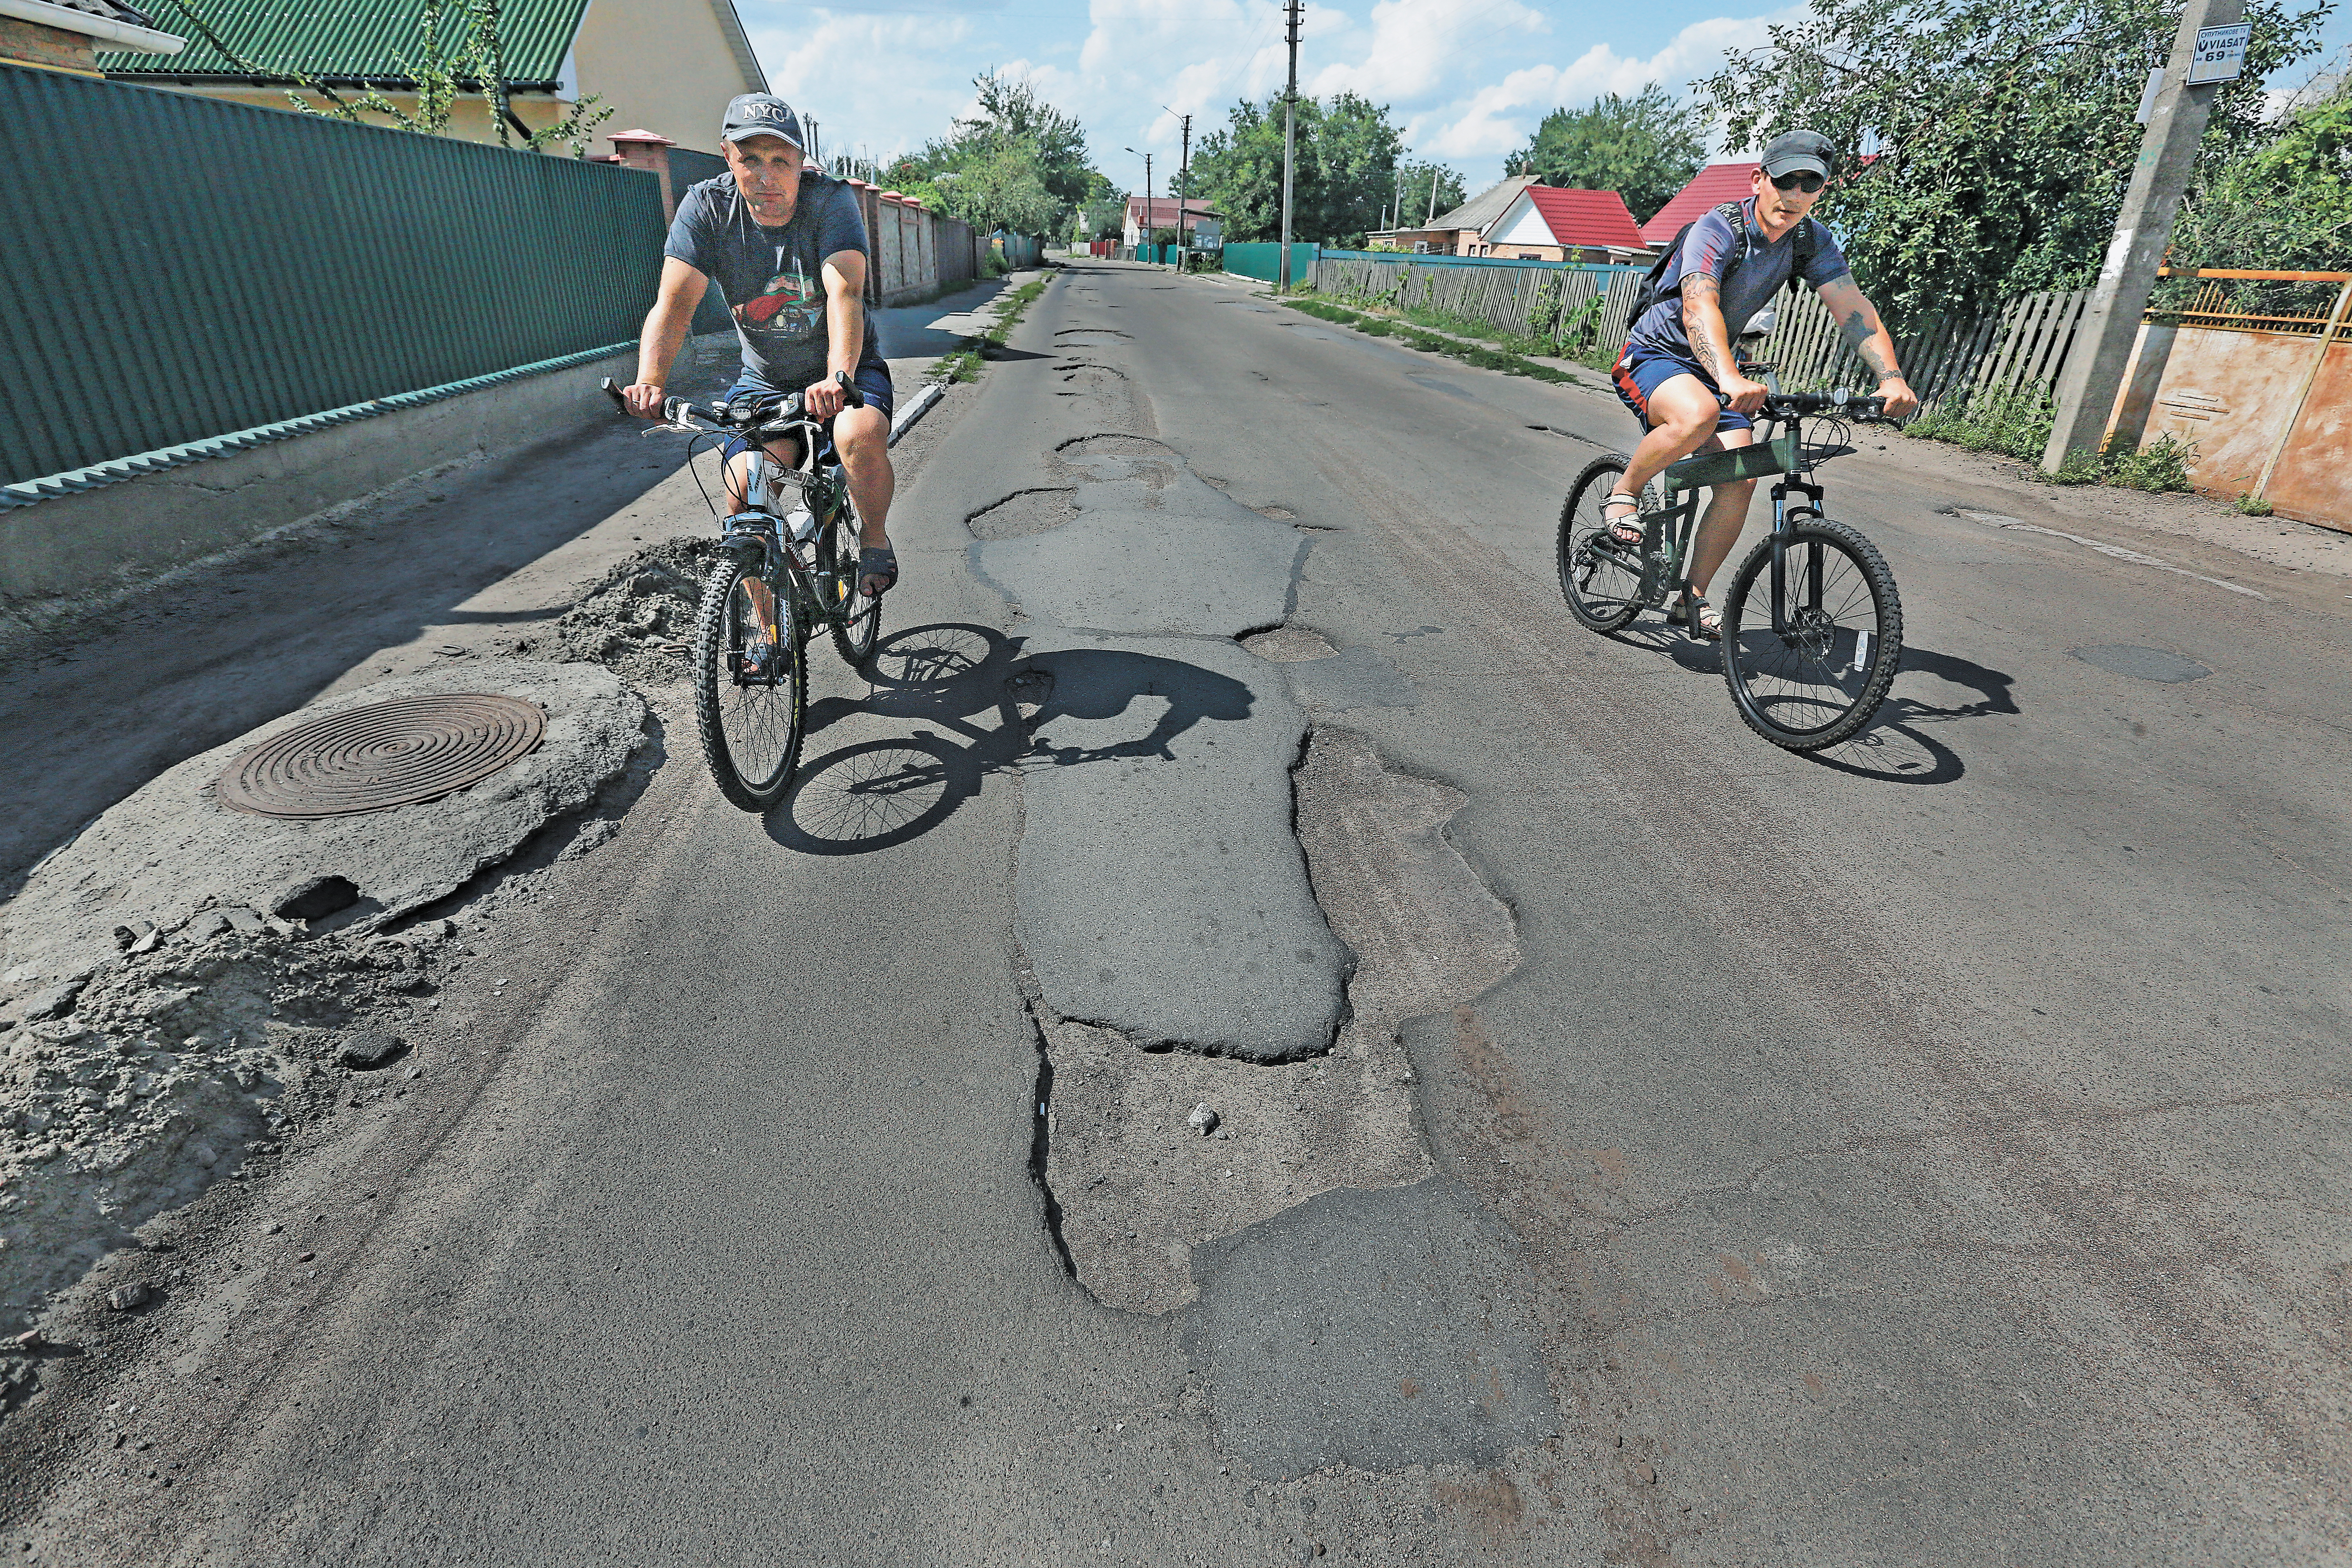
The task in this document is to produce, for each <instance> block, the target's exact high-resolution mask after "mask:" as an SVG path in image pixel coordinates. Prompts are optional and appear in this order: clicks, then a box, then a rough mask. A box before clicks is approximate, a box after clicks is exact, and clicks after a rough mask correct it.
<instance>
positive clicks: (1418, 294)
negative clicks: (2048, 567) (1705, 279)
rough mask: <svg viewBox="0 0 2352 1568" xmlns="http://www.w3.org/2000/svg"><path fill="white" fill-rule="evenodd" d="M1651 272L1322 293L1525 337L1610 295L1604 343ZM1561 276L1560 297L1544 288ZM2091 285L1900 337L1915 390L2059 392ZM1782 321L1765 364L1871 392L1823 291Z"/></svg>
mask: <svg viewBox="0 0 2352 1568" xmlns="http://www.w3.org/2000/svg"><path fill="white" fill-rule="evenodd" d="M1643 270H1644V269H1643V268H1607V269H1601V268H1575V269H1570V268H1559V267H1493V266H1487V267H1447V266H1444V265H1427V264H1423V265H1420V266H1416V265H1414V264H1413V263H1412V261H1410V260H1400V261H1387V260H1371V259H1368V258H1362V257H1355V256H1331V255H1325V256H1322V257H1319V258H1317V261H1316V264H1315V272H1314V280H1315V288H1316V290H1317V291H1318V293H1323V294H1330V295H1336V296H1338V297H1339V298H1342V299H1353V300H1365V301H1368V302H1375V303H1379V304H1383V305H1388V306H1391V307H1392V308H1395V309H1398V310H1410V309H1414V308H1419V307H1431V308H1434V309H1437V310H1451V311H1454V312H1455V313H1456V314H1458V315H1464V316H1468V317H1472V318H1474V319H1475V320H1478V321H1485V322H1486V323H1487V324H1488V325H1490V326H1492V327H1494V328H1496V330H1497V331H1502V332H1507V333H1510V334H1512V335H1513V336H1518V337H1526V336H1530V335H1534V336H1540V335H1542V332H1541V331H1540V329H1539V328H1538V326H1534V325H1531V324H1530V322H1529V321H1528V317H1529V316H1530V315H1533V314H1537V313H1538V310H1539V309H1540V310H1543V311H1544V312H1545V313H1547V314H1549V318H1550V320H1552V321H1560V320H1563V319H1565V318H1566V317H1568V316H1569V315H1571V314H1573V313H1574V312H1575V311H1577V310H1580V309H1583V308H1585V307H1586V306H1588V305H1589V303H1590V301H1591V300H1592V298H1593V296H1594V295H1596V294H1601V295H1603V296H1604V298H1603V300H1602V303H1601V312H1600V318H1599V322H1598V326H1597V330H1596V332H1595V341H1596V342H1600V343H1608V344H1615V343H1622V342H1624V341H1625V334H1626V333H1627V331H1630V330H1631V328H1632V326H1633V321H1632V316H1633V300H1634V297H1635V296H1636V295H1637V294H1639V293H1640V292H1641V289H1642V279H1643ZM1551 279H1559V282H1558V283H1557V284H1556V285H1554V286H1555V287H1556V288H1558V289H1559V295H1558V297H1557V298H1554V297H1550V296H1547V295H1545V294H1544V293H1542V292H1541V290H1542V289H1544V287H1545V285H1546V284H1547V282H1548V281H1549V280H1551ZM2090 302H2091V291H2090V290H2089V289H2053V290H2044V291H2042V292H2040V293H2034V294H2021V295H2019V296H2018V297H2017V298H2015V299H2013V300H2007V301H2005V302H2003V303H2002V304H2001V305H2000V307H1999V308H1998V309H1996V310H1992V311H1991V312H1990V313H1989V314H1986V315H1983V316H1979V317H1938V318H1931V319H1930V320H1928V321H1926V322H1925V323H1923V324H1922V325H1921V326H1919V327H1918V328H1917V329H1916V330H1915V331H1909V332H1906V333H1905V334H1903V335H1902V336H1901V337H1898V338H1897V339H1896V340H1895V353H1896V355H1897V357H1898V358H1899V359H1900V360H1901V361H1902V364H1903V370H1904V374H1905V376H1906V379H1907V380H1908V381H1909V382H1910V384H1911V390H1912V391H1914V392H1916V393H1917V394H1918V395H1919V400H1920V402H1921V404H1922V405H1934V404H1938V403H1942V402H1945V401H1947V400H1948V399H1951V398H1955V397H1957V398H1958V399H1960V400H1961V401H1963V402H1965V401H1966V400H1967V399H1968V398H1969V397H1971V396H1973V395H1976V394H1978V393H1980V392H1990V391H1997V390H1998V391H2007V390H2013V389H2018V388H2032V387H2039V388H2042V389H2043V390H2044V391H2049V390H2051V389H2053V388H2054V387H2056V385H2057V384H2058V374H2059V372H2060V371H2061V370H2063V368H2064V367H2065V363H2066V354H2067V351H2068V350H2069V349H2071V348H2072V347H2073V346H2074V334H2075V332H2076V331H2077V330H2078V329H2079V328H2080V327H2081V325H2082V322H2083V313H2084V311H2085V310H2088V309H2089V307H2090ZM1772 303H1773V307H1774V309H1775V310H1776V311H1777V312H1778V319H1777V321H1775V322H1774V324H1773V328H1772V331H1771V332H1770V334H1769V335H1768V336H1767V337H1766V338H1765V340H1764V350H1763V353H1762V354H1761V356H1760V357H1761V358H1762V359H1763V360H1764V361H1765V362H1766V363H1769V364H1772V365H1775V366H1777V367H1778V368H1779V372H1780V384H1781V386H1783V387H1784V388H1786V389H1787V390H1789V391H1790V392H1813V391H1825V390H1829V389H1831V388H1834V387H1838V386H1849V387H1853V388H1855V389H1857V390H1861V391H1867V390H1868V389H1869V388H1870V387H1871V385H1872V384H1873V379H1872V377H1871V375H1870V374H1869V372H1868V371H1867V370H1865V369H1864V366H1863V364H1862V362H1861V361H1860V360H1858V359H1857V358H1855V357H1854V353H1853V350H1852V349H1850V348H1848V347H1847V346H1846V342H1845V337H1844V334H1843V333H1842V332H1840V331H1838V326H1837V322H1836V321H1835V320H1833V319H1832V317H1831V315H1830V312H1829V310H1828V308H1827V307H1826V306H1824V305H1823V304H1822V301H1821V297H1820V296H1819V295H1817V294H1815V293H1814V292H1813V291H1812V290H1811V289H1804V290H1802V291H1801V292H1799V293H1796V294H1790V293H1787V292H1785V291H1784V292H1782V293H1780V294H1776V295H1775V296H1773V300H1772Z"/></svg>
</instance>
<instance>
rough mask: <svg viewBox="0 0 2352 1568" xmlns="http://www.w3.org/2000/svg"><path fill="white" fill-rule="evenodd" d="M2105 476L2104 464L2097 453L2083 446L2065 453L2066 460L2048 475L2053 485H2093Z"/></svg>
mask: <svg viewBox="0 0 2352 1568" xmlns="http://www.w3.org/2000/svg"><path fill="white" fill-rule="evenodd" d="M2106 477H2107V470H2106V465H2105V463H2103V462H2101V461H2100V459H2099V455H2098V454H2097V453H2096V452H2094V451H2092V450H2090V449H2089V448H2088V447H2084V448H2083V449H2081V450H2079V451H2074V452H2069V453H2067V454H2066V460H2065V461H2064V462H2063V463H2061V464H2059V465H2058V471H2057V472H2056V473H2054V474H2053V475H2051V476H2050V482H2051V483H2052V484H2053V485H2095V484H2097V483H2098V482H2099V481H2100V480H2101V479H2105V478H2106Z"/></svg>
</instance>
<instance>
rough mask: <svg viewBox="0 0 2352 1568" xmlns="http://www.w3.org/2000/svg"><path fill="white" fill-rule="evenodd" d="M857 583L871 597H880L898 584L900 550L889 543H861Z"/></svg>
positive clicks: (858, 552)
mask: <svg viewBox="0 0 2352 1568" xmlns="http://www.w3.org/2000/svg"><path fill="white" fill-rule="evenodd" d="M857 584H858V586H859V587H861V588H863V589H864V590H865V592H866V597H867V598H869V599H878V598H880V597H881V596H882V595H885V594H887V593H888V592H889V591H890V590H891V589H893V588H895V587H897V586H898V551H896V550H894V549H892V548H891V547H890V546H889V545H887V544H883V545H873V544H866V545H860V546H859V547H858V551H857Z"/></svg>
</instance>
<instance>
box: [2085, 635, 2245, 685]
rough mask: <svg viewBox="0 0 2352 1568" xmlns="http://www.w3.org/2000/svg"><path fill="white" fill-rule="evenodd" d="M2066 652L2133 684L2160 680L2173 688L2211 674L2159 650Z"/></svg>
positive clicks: (2120, 646)
mask: <svg viewBox="0 0 2352 1568" xmlns="http://www.w3.org/2000/svg"><path fill="white" fill-rule="evenodd" d="M2068 651H2069V652H2071V653H2073V654H2074V657H2075V658H2079V659H2081V660H2082V661H2083V662H2084V664H2095V665H2096V666H2098V667H2099V668H2101V669H2104V670H2106V671H2107V672H2109V673H2110V674H2114V675H2128V676H2130V677H2132V678H2133V679H2136V680H2160V681H2163V682H2164V683H2165V684H2167V685H2177V684H2179V682H2181V681H2184V680H2202V679H2204V678H2205V677H2207V676H2209V675H2210V674H2212V673H2213V672H2212V671H2211V670H2210V669H2208V668H2206V667H2205V666H2203V665H2201V664H2200V663H2198V662H2197V661H2196V660H2195V659H2193V658H2182V657H2181V656H2180V655H2179V654H2177V653H2168V652H2167V651H2165V650H2164V649H2163V648H2160V647H2139V646H2138V645H2137V644H2135V643H2097V644H2095V645H2093V646H2092V647H2078V648H2072V649H2069V650H2068Z"/></svg>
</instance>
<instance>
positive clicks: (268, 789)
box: [0, 659, 647, 1310]
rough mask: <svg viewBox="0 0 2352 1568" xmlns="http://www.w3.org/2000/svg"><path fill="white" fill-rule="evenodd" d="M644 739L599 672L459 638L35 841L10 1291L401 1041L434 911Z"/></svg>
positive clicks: (10, 1081)
mask: <svg viewBox="0 0 2352 1568" xmlns="http://www.w3.org/2000/svg"><path fill="white" fill-rule="evenodd" d="M305 731H309V734H308V736H307V738H306V736H305V734H304V732H305ZM646 739H647V725H646V705H645V702H644V700H643V699H641V698H639V697H638V696H637V695H636V693H635V692H634V691H632V690H630V689H628V688H627V687H626V686H625V685H624V684H623V683H622V682H621V680H620V679H617V678H616V677H614V675H613V674H611V673H610V672H608V671H606V670H604V669H601V668H596V667H594V666H593V665H588V664H563V665H557V664H548V663H541V662H537V661H525V660H514V659H474V660H468V661H466V662H464V663H462V664H457V665H451V666H448V667H445V668H434V669H428V670H425V671H420V672H418V673H416V674H413V675H407V676H402V677H399V678H396V679H389V680H383V681H380V682H378V683H376V684H375V685H373V686H369V687H365V688H362V689H356V690H353V691H351V692H348V693H345V694H343V695H341V696H340V697H338V698H336V699H335V700H331V701H328V702H323V703H320V704H318V705H316V706H314V707H311V708H307V709H303V710H298V711H296V712H294V713H290V714H288V715H286V716H284V717H282V718H280V719H278V720H276V721H272V722H270V723H268V724H266V725H263V726H262V727H260V728H259V729H257V730H255V731H252V732H250V733H248V734H246V735H244V736H241V737H239V738H238V739H236V740H235V741H233V742H229V743H228V744H226V745H224V746H220V747H217V748H215V749H214V750H212V751H210V752H205V753H203V754H202V755H199V756H195V757H191V758H189V759H188V760H187V761H185V762H184V763H180V764H178V765H177V766H175V767H173V768H172V769H170V770H168V771H167V772H165V773H163V774H162V775H160V776H159V777H157V778H156V779H154V780H153V781H152V782H151V783H150V784H147V785H146V786H145V787H143V788H142V789H141V790H139V791H138V792H137V793H135V794H133V795H131V796H130V797H129V798H127V799H125V800H123V801H121V802H120V803H119V804H117V805H114V806H113V807H111V808H110V809H109V810H108V811H106V812H105V813H103V814H102V815H100V816H99V817H97V818H96V819H95V820H93V821H92V822H91V823H89V825H88V826H85V827H84V828H83V829H82V830H81V832H79V834H77V835H76V836H75V837H73V839H72V840H71V841H69V842H68V843H67V844H65V845H63V846H62V847H59V848H58V849H57V850H55V851H54V852H52V853H51V854H50V855H49V856H48V857H47V858H45V859H44V860H42V861H41V863H40V864H39V865H37V867H35V868H33V870H32V872H31V874H30V875H29V876H28V877H27V878H26V882H25V885H24V888H23V889H22V890H21V891H20V892H19V893H18V894H17V895H16V898H15V899H14V900H12V901H11V903H10V904H9V905H8V907H7V910H6V911H5V922H6V923H5V927H0V1064H4V1065H5V1079H0V1128H5V1130H6V1131H9V1132H10V1133H11V1134H12V1136H11V1137H10V1138H9V1140H8V1142H7V1146H6V1152H5V1154H0V1193H5V1199H0V1213H5V1226H6V1230H5V1237H6V1243H5V1247H0V1302H5V1303H6V1304H7V1305H8V1307H9V1308H11V1309H12V1310H27V1309H30V1308H34V1307H36V1306H37V1302H38V1300H39V1299H40V1298H42V1297H43V1296H45V1295H46V1294H47V1293H49V1292H52V1291H55V1290H57V1289H59V1288H60V1287H62V1286H64V1285H67V1284H68V1283H69V1282H70V1281H72V1280H73V1279H77V1278H79V1276H80V1275H81V1274H82V1273H83V1272H84V1271H86V1270H87V1269H88V1268H89V1266H90V1265H91V1264H92V1263H94V1262H95V1261H97V1260H98V1258H100V1257H101V1256H103V1255H104V1254H105V1253H106V1252H107V1251H109V1250H110V1249H111V1248H113V1247H118V1246H121V1245H123V1244H124V1243H125V1242H127V1241H129V1240H130V1239H131V1232H132V1231H133V1230H134V1229H135V1228H136V1227H137V1226H139V1225H141V1224H142V1223H143V1222H144V1221H145V1220H147V1219H148V1218H150V1217H152V1216H153V1215H156V1214H159V1213H162V1212H163V1211H164V1210H167V1209H172V1208H175V1207H178V1206H179V1205H183V1204H185V1203H187V1202H189V1201H190V1200H191V1199H193V1198H194V1196H196V1195H197V1194H199V1193H201V1192H202V1191H203V1190H204V1189H205V1187H207V1186H208V1185H210V1184H212V1183H213V1182H215V1181H217V1180H219V1179H221V1178H223V1177H226V1176H227V1175H229V1174H231V1173H233V1172H235V1171H236V1170H237V1169H238V1168H239V1167H241V1166H243V1165H245V1164H246V1163H247V1161H248V1160H249V1159H258V1158H266V1157H267V1156H269V1155H273V1154H275V1153H277V1152H279V1149H280V1147H281V1145H282V1144H283V1142H285V1140H287V1139H288V1138H289V1137H292V1136H294V1135H296V1134H297V1132H298V1131H299V1130H300V1129H301V1128H303V1127H304V1126H307V1125H308V1124H309V1123H310V1120H311V1118H312V1116H313V1115H314V1114H315V1113H316V1111H317V1110H318V1109H319V1107H320V1102H321V1101H322V1100H333V1099H334V1098H335V1097H336V1095H337V1094H338V1093H340V1092H341V1084H342V1081H343V1079H345V1078H346V1077H348V1076H349V1075H350V1074H352V1073H359V1072H367V1071H373V1070H380V1069H383V1068H390V1067H393V1066H394V1065H395V1064H396V1063H397V1062H398V1061H399V1060H400V1058H401V1055H402V1051H403V1049H404V1044H405V1042H404V1035H403V1033H402V1029H403V1025H402V1022H401V1020H402V1019H403V1018H404V1016H406V1017H415V1016H423V1015H429V1012H430V1010H431V1009H432V1008H433V1007H434V1006H436V1005H437V1004H436V1002H435V1001H434V1000H433V999H432V997H431V993H432V992H433V991H434V990H435V989H436V986H435V983H434V975H435V973H436V966H437V963H438V962H439V961H438V957H437V954H436V950H437V949H438V947H439V946H440V944H441V943H442V942H445V941H446V938H447V936H448V935H449V934H450V924H449V922H448V921H446V920H442V919H438V918H435V917H436V911H437V910H438V909H439V908H440V907H442V906H444V905H445V903H446V902H447V901H450V900H454V899H455V898H456V897H457V896H459V895H461V894H462V893H463V892H464V891H465V890H466V889H467V888H468V887H469V885H472V884H475V883H476V882H477V879H478V878H480V877H481V876H482V875H483V874H484V873H485V872H486V871H488V870H490V869H491V868H496V867H499V866H500V865H502V864H504V863H506V862H508V861H509V860H510V859H512V858H514V857H515V856H516V855H517V853H518V852H519V851H520V850H522V849H523V847H525V846H526V845H528V844H530V843H532V842H533V841H534V840H537V839H540V838H541V837H542V836H543V835H544V834H545V833H546V831H547V830H548V829H549V828H550V826H551V825H553V826H557V827H558V829H559V831H561V830H562V828H563V827H564V826H566V825H568V826H572V827H581V826H583V823H584V814H585V813H586V812H587V811H588V810H589V808H590V807H591V806H592V805H593V804H594V803H595V802H596V801H597V800H598V797H599V795H600V794H602V793H603V792H604V791H605V790H606V789H607V788H608V786H610V785H611V784H613V783H614V781H615V780H616V779H618V778H619V777H621V775H622V774H623V773H625V771H627V770H628V769H629V767H630V764H631V762H632V759H633V757H634V756H635V753H636V752H638V751H639V749H640V748H641V747H643V746H644V745H645V743H646ZM421 796H423V797H429V798H419V797H421ZM372 801H373V802H381V803H382V805H380V807H379V808H378V809H363V810H358V811H354V812H350V813H347V814H342V813H333V812H331V811H330V810H328V809H327V808H329V807H331V806H333V805H337V804H339V803H340V804H342V805H364V804H367V803H369V802H372ZM278 811H284V812H287V813H289V814H288V815H273V813H274V812H278ZM586 826H589V827H592V828H593V826H596V825H594V824H587V825H586ZM604 828H605V831H606V832H607V833H609V831H610V828H609V825H604Z"/></svg>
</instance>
